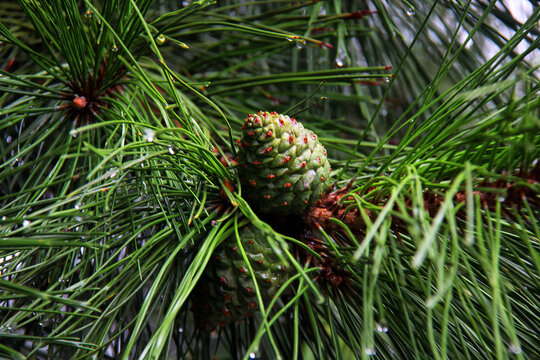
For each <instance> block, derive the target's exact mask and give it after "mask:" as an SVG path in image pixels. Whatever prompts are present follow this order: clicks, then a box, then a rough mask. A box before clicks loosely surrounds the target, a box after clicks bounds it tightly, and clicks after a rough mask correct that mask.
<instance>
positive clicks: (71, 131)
mask: <svg viewBox="0 0 540 360" xmlns="http://www.w3.org/2000/svg"><path fill="white" fill-rule="evenodd" d="M69 134H70V135H71V136H72V137H73V138H76V137H77V135H79V134H78V133H77V130H75V129H71V130H70V131H69Z"/></svg>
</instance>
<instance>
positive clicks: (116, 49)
mask: <svg viewBox="0 0 540 360" xmlns="http://www.w3.org/2000/svg"><path fill="white" fill-rule="evenodd" d="M111 51H112V52H117V51H118V46H116V44H113V46H112V48H111Z"/></svg>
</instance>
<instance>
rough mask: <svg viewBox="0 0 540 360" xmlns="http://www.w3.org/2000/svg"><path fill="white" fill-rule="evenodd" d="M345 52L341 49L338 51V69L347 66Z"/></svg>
mask: <svg viewBox="0 0 540 360" xmlns="http://www.w3.org/2000/svg"><path fill="white" fill-rule="evenodd" d="M345 61H346V59H345V50H343V49H342V48H339V50H338V54H337V56H336V66H337V67H343V66H345Z"/></svg>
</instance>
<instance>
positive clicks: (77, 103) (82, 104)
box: [73, 96, 88, 109]
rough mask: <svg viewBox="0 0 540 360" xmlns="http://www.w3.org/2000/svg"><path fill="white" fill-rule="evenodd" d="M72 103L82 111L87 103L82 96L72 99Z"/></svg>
mask: <svg viewBox="0 0 540 360" xmlns="http://www.w3.org/2000/svg"><path fill="white" fill-rule="evenodd" d="M73 103H74V104H75V107H77V108H79V109H84V108H85V107H86V105H88V101H86V98H85V97H84V96H77V97H76V98H75V99H73Z"/></svg>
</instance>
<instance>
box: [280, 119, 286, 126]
mask: <svg viewBox="0 0 540 360" xmlns="http://www.w3.org/2000/svg"><path fill="white" fill-rule="evenodd" d="M279 123H280V125H281V126H283V125H285V121H283V119H282V118H280V119H279Z"/></svg>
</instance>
